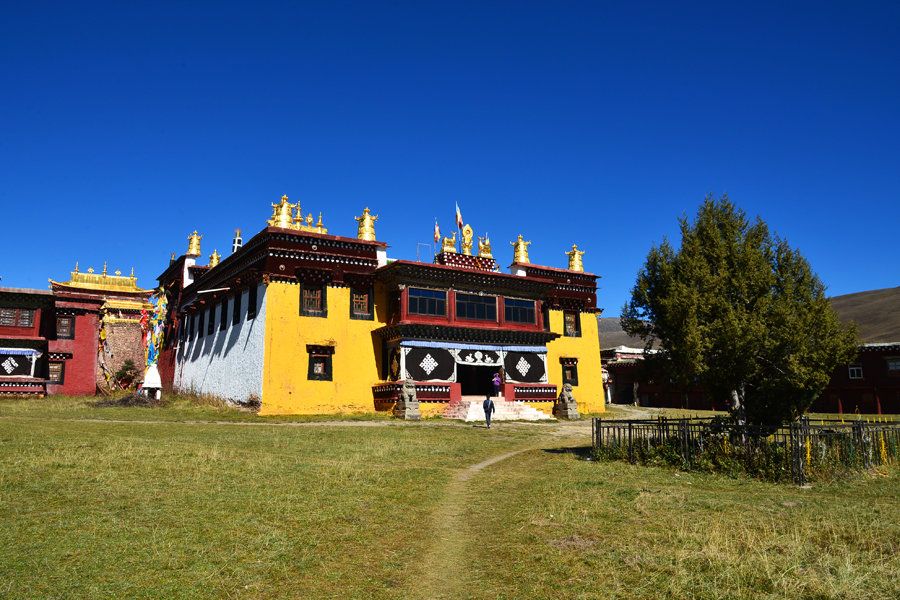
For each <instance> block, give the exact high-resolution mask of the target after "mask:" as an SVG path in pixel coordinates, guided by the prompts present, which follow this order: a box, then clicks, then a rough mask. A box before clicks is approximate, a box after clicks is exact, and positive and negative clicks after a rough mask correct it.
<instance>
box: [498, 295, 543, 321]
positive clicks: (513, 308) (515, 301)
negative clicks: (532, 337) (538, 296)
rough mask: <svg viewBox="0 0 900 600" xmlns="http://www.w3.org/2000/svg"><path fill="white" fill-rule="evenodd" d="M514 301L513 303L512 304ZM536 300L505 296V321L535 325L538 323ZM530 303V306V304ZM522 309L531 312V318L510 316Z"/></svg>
mask: <svg viewBox="0 0 900 600" xmlns="http://www.w3.org/2000/svg"><path fill="white" fill-rule="evenodd" d="M510 303H512V305H510ZM534 304H535V303H534V300H524V299H522V298H504V299H503V321H504V322H505V323H518V324H520V325H534V324H535V323H537V310H535V305H534ZM528 305H530V306H528ZM521 311H525V313H526V314H527V313H529V312H530V313H531V320H530V321H528V320H525V319H519V318H510V315H518V314H520V313H521Z"/></svg>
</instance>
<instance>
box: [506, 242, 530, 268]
mask: <svg viewBox="0 0 900 600" xmlns="http://www.w3.org/2000/svg"><path fill="white" fill-rule="evenodd" d="M509 244H510V245H511V246H512V247H513V262H517V263H530V262H531V261H529V260H528V246H529V244H531V242H526V241H523V240H522V236H521V235H520V236H519V240H518V241H517V242H510V243H509Z"/></svg>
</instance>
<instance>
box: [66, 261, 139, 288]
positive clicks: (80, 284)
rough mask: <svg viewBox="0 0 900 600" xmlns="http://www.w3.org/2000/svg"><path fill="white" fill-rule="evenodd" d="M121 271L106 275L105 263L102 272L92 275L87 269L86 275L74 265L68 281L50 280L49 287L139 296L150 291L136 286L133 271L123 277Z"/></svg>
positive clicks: (92, 270)
mask: <svg viewBox="0 0 900 600" xmlns="http://www.w3.org/2000/svg"><path fill="white" fill-rule="evenodd" d="M121 273H122V271H119V270H116V274H115V275H107V274H106V263H103V272H102V273H94V269H93V268H88V271H87V273H82V272H81V271H79V270H78V263H77V262H76V263H75V270H74V271H72V276H71V278H70V279H69V281H53V280H52V279H50V280H49V281H50V283H51V285H58V286H65V287H70V288H76V289H82V290H91V291H98V292H112V293H116V292H118V293H126V294H140V293H146V292H150V290H145V289H141V288H139V287H138V286H137V277H135V276H134V269H131V275H129V276H128V277H123V276H122V275H121Z"/></svg>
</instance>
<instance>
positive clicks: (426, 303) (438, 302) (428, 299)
mask: <svg viewBox="0 0 900 600" xmlns="http://www.w3.org/2000/svg"><path fill="white" fill-rule="evenodd" d="M439 306H440V307H441V311H440V312H439V311H438V310H437V309H438V307H439ZM432 307H433V309H432ZM406 312H407V314H410V315H421V316H424V317H446V316H447V292H446V290H431V289H428V288H413V287H411V288H407V290H406Z"/></svg>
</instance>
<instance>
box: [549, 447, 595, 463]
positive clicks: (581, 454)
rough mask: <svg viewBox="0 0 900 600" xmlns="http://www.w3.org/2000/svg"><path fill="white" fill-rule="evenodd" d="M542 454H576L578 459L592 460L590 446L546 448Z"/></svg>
mask: <svg viewBox="0 0 900 600" xmlns="http://www.w3.org/2000/svg"><path fill="white" fill-rule="evenodd" d="M542 452H546V453H547V454H574V455H575V456H576V457H577V458H579V459H581V460H584V459H586V458H590V456H591V447H590V446H575V447H573V448H544V449H543V450H542Z"/></svg>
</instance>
